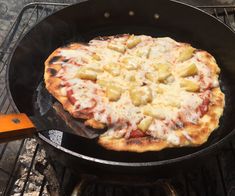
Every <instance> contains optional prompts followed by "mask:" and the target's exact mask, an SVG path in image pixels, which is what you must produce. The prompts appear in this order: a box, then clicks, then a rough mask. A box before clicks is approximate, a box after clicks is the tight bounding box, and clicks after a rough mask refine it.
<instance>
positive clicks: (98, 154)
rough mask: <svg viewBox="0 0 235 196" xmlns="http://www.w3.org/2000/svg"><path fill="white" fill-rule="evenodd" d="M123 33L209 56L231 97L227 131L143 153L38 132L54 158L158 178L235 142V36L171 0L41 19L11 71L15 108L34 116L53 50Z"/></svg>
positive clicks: (134, 0) (115, 4) (86, 6)
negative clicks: (177, 44)
mask: <svg viewBox="0 0 235 196" xmlns="http://www.w3.org/2000/svg"><path fill="white" fill-rule="evenodd" d="M121 33H130V34H132V33H133V34H145V35H151V36H154V37H165V36H169V37H171V38H173V39H175V40H177V41H181V42H188V43H191V44H192V45H193V46H194V47H196V48H200V49H203V50H207V51H208V52H210V53H211V54H212V55H213V56H214V57H215V58H216V60H217V62H218V64H219V66H220V68H221V76H220V85H221V88H222V91H223V92H224V93H225V96H226V106H225V110H224V115H223V117H222V118H221V121H220V127H219V128H218V129H217V130H215V131H214V133H213V134H212V135H211V136H210V138H209V140H208V141H207V142H206V143H205V144H204V145H202V146H200V147H194V148H177V149H165V150H162V151H160V152H146V153H140V154H138V153H130V152H115V151H109V150H106V149H104V148H102V147H101V146H99V145H98V144H97V142H96V140H89V139H85V138H81V137H76V136H73V135H70V134H67V133H62V132H59V131H50V132H48V131H45V132H43V133H39V134H38V138H39V141H40V142H41V143H42V144H43V145H44V146H45V148H46V150H47V152H48V153H49V154H50V156H51V157H52V158H56V159H57V160H59V161H61V162H63V163H65V164H67V166H70V167H72V168H75V169H78V170H79V169H82V170H84V169H86V171H89V172H104V171H109V172H114V173H119V174H120V173H125V174H146V173H152V174H153V173H154V174H156V172H158V171H160V170H161V171H168V172H169V171H170V169H171V170H174V168H175V166H179V165H180V167H182V166H184V165H185V164H188V163H190V162H191V163H192V162H193V163H195V160H197V159H198V158H199V157H201V156H202V155H205V154H208V153H209V152H212V151H214V150H216V149H218V147H219V146H221V144H222V143H224V142H225V141H226V140H227V139H229V138H231V136H232V134H234V132H235V131H234V123H235V121H234V120H233V113H234V111H235V108H234V106H235V104H232V103H234V102H235V94H234V93H235V92H234V89H235V88H234V84H235V77H233V76H234V75H235V66H234V64H235V55H234V54H235V34H234V33H233V32H232V30H231V29H229V28H228V27H227V26H226V25H224V24H223V23H222V22H220V21H218V20H217V19H216V18H214V17H212V16H209V15H208V14H206V13H205V12H203V11H201V10H199V9H196V8H194V7H191V6H188V5H185V4H183V3H179V2H176V1H169V0H148V1H145V0H128V1H127V0H90V1H83V2H80V3H78V4H75V5H72V6H69V7H67V8H65V9H63V10H60V11H58V12H56V13H54V14H52V15H51V16H49V17H47V18H45V19H44V20H43V21H41V22H39V23H38V24H37V25H36V26H34V27H33V28H32V29H31V30H30V31H29V32H28V33H27V34H26V35H25V36H24V37H23V39H22V40H20V42H19V43H18V45H17V47H16V48H15V51H14V53H13V55H12V59H11V63H10V64H9V66H8V70H7V71H8V77H7V84H8V90H9V94H10V97H11V99H12V102H13V105H14V106H15V109H16V110H17V111H20V112H24V113H26V114H28V115H35V111H36V109H35V107H34V106H35V91H36V89H37V88H38V85H39V84H40V83H41V81H42V78H43V71H44V61H45V60H46V58H47V57H48V55H49V54H50V53H51V52H52V51H53V50H54V49H56V48H57V47H60V46H63V45H66V44H67V43H70V42H75V41H82V42H88V41H89V40H90V39H92V38H94V37H97V36H104V35H116V34H121ZM154 170H155V171H156V172H153V171H154Z"/></svg>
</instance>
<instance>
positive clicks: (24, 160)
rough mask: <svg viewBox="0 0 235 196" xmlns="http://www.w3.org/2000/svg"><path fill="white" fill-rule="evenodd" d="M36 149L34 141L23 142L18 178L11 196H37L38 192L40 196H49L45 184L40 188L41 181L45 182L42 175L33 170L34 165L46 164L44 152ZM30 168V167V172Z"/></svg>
mask: <svg viewBox="0 0 235 196" xmlns="http://www.w3.org/2000/svg"><path fill="white" fill-rule="evenodd" d="M36 148H38V147H37V142H36V140H35V139H27V140H25V149H24V151H23V153H22V154H21V155H20V159H19V163H18V169H17V174H16V176H18V178H16V181H15V185H14V188H13V193H12V194H11V195H12V196H20V195H22V193H23V195H24V196H38V195H39V194H40V192H42V194H41V195H42V196H49V195H50V194H49V192H48V190H47V188H46V187H47V183H46V184H45V186H43V187H42V184H43V181H45V179H44V175H42V174H41V173H39V172H38V171H37V170H36V169H35V164H36V163H40V164H42V165H45V164H46V155H45V151H44V150H43V149H40V148H39V149H38V150H37V149H36ZM35 153H36V156H35ZM34 156H35V159H34V160H33V157H34ZM30 167H32V169H31V171H30ZM41 189H42V190H41Z"/></svg>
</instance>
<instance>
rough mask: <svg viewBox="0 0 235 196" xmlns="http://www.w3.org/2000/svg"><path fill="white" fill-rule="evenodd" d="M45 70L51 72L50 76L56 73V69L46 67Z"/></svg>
mask: <svg viewBox="0 0 235 196" xmlns="http://www.w3.org/2000/svg"><path fill="white" fill-rule="evenodd" d="M47 71H48V72H49V73H50V74H51V76H55V75H56V73H57V70H56V69H53V68H48V69H47Z"/></svg>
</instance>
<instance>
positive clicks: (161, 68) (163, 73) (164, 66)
mask: <svg viewBox="0 0 235 196" xmlns="http://www.w3.org/2000/svg"><path fill="white" fill-rule="evenodd" d="M170 66H171V64H169V63H155V64H153V67H154V68H155V69H156V70H157V71H158V77H157V79H158V81H159V82H164V81H165V80H166V79H167V78H168V77H169V76H170V75H171V72H170V70H169V68H170Z"/></svg>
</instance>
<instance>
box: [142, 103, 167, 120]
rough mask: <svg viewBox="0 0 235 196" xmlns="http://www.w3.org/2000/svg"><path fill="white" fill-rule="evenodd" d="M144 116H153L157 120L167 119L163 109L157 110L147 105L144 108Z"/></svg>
mask: <svg viewBox="0 0 235 196" xmlns="http://www.w3.org/2000/svg"><path fill="white" fill-rule="evenodd" d="M143 113H144V115H147V116H151V117H153V118H157V119H165V118H166V116H165V115H164V111H163V108H156V107H153V106H151V105H147V106H145V107H144V108H143Z"/></svg>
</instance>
